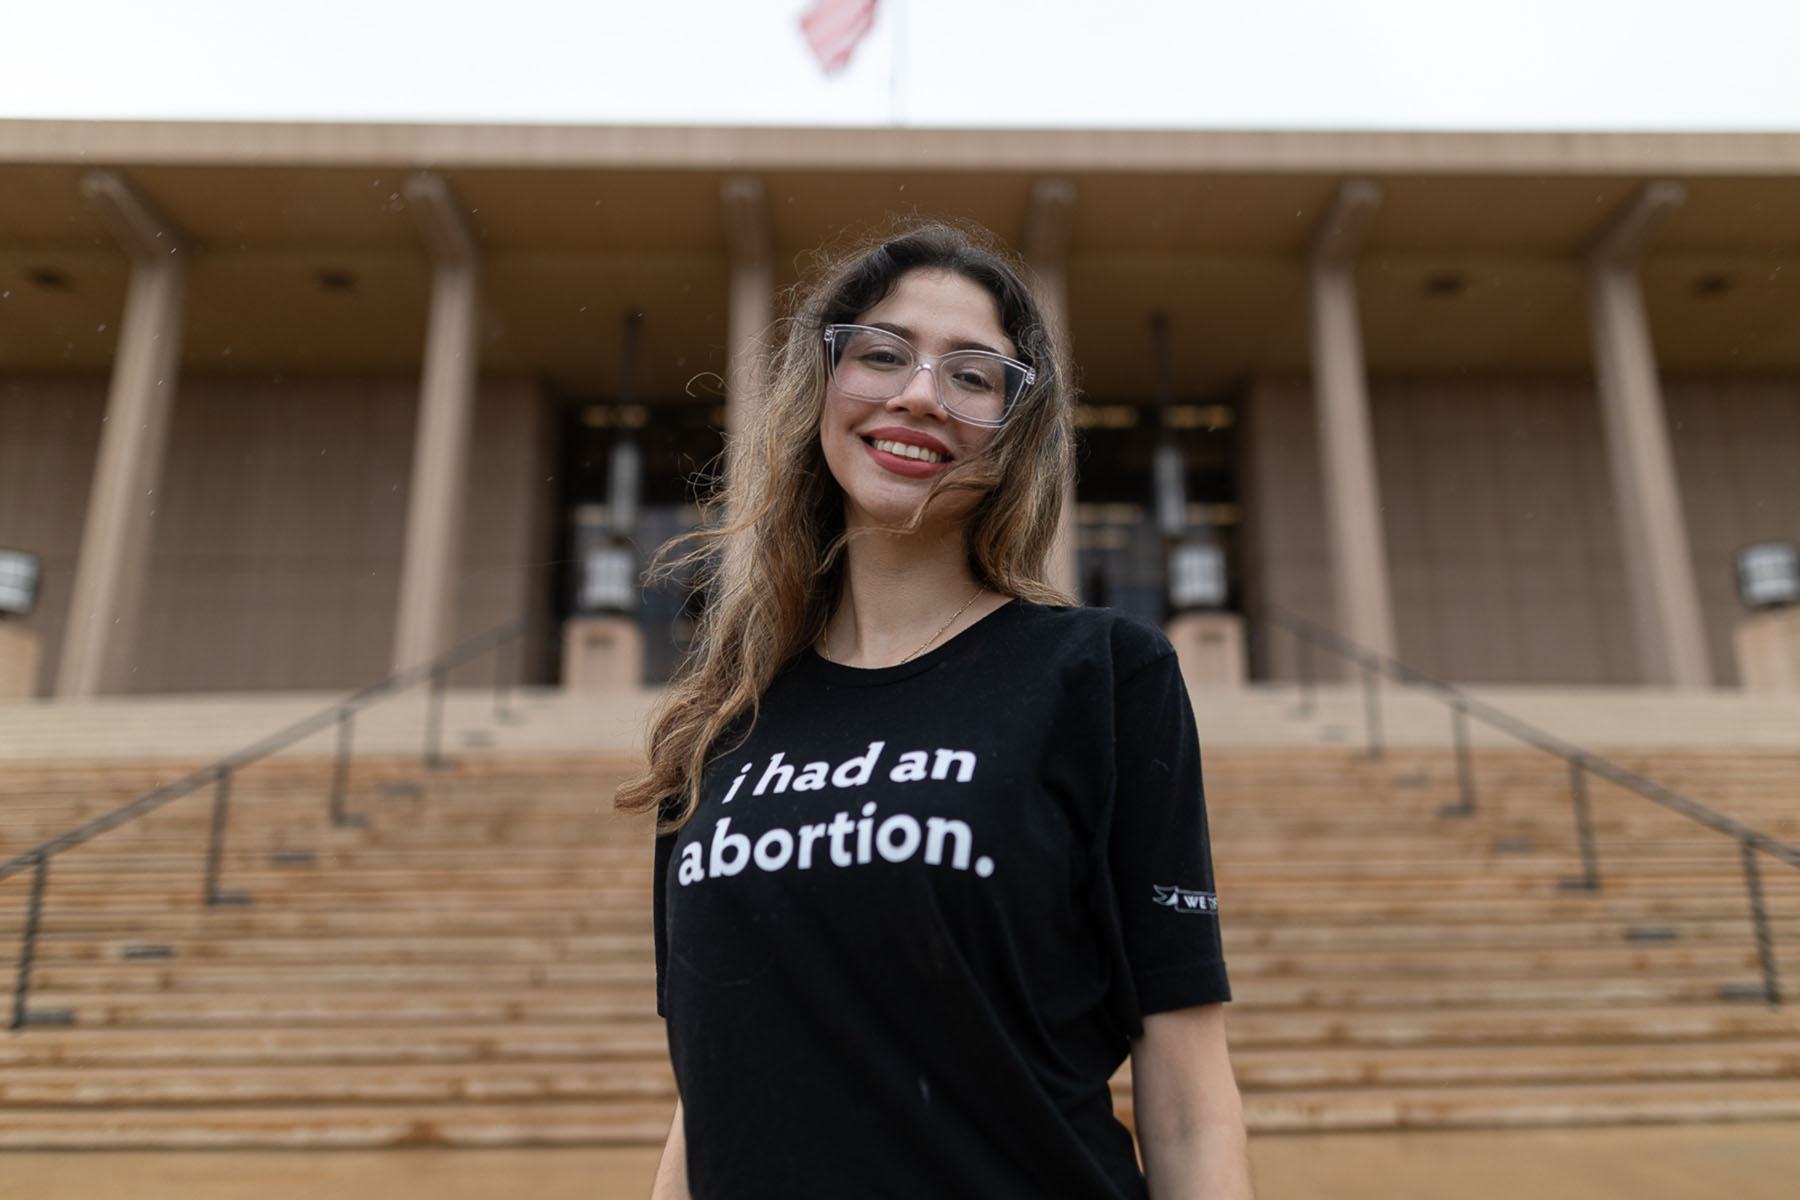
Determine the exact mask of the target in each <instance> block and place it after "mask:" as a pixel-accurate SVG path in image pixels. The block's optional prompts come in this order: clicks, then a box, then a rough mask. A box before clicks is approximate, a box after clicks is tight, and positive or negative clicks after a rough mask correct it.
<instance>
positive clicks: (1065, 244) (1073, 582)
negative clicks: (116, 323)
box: [1025, 179, 1081, 597]
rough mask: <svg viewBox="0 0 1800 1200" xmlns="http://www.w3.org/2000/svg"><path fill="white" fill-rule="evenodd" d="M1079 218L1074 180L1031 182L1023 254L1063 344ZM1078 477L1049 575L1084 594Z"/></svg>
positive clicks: (1067, 496) (1066, 492) (1067, 489)
mask: <svg viewBox="0 0 1800 1200" xmlns="http://www.w3.org/2000/svg"><path fill="white" fill-rule="evenodd" d="M1074 224H1075V185H1074V184H1073V183H1070V182H1069V181H1068V180H1066V179H1040V180H1038V181H1037V182H1036V183H1035V184H1033V185H1032V188H1031V202H1030V207H1029V208H1028V209H1027V210H1026V212H1025V256H1026V258H1027V259H1028V260H1029V261H1030V263H1031V270H1032V273H1033V274H1034V275H1035V276H1037V288H1036V292H1037V298H1038V303H1039V304H1040V305H1041V306H1042V307H1043V309H1044V316H1045V317H1046V318H1047V319H1048V320H1049V322H1050V328H1051V331H1052V333H1053V334H1054V335H1055V336H1056V338H1057V340H1058V341H1059V342H1060V343H1061V345H1063V346H1064V347H1065V348H1067V347H1070V346H1071V341H1070V335H1069V276H1068V270H1067V265H1066V264H1067V259H1068V249H1069V233H1070V230H1071V229H1072V228H1073V226H1074ZM1076 529H1077V522H1076V518H1075V478H1074V476H1073V475H1071V476H1070V477H1069V480H1068V482H1067V484H1065V486H1064V488H1063V510H1062V520H1061V521H1060V522H1058V524H1057V527H1056V539H1055V540H1054V541H1053V542H1052V543H1051V544H1050V553H1049V555H1048V557H1047V558H1046V560H1045V563H1044V566H1045V571H1044V574H1045V577H1046V579H1047V580H1048V582H1049V583H1050V585H1051V586H1052V587H1055V588H1060V589H1062V590H1063V591H1065V592H1067V593H1069V595H1071V596H1075V597H1079V596H1080V595H1081V580H1080V579H1079V578H1078V577H1077V559H1076V554H1075V535H1076Z"/></svg>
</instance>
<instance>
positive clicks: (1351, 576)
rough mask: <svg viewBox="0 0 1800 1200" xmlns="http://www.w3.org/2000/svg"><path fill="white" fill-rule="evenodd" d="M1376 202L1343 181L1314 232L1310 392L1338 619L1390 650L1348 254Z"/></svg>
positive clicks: (1373, 189)
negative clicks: (1314, 412) (1321, 471)
mask: <svg viewBox="0 0 1800 1200" xmlns="http://www.w3.org/2000/svg"><path fill="white" fill-rule="evenodd" d="M1380 206H1381V189H1380V188H1379V187H1377V186H1376V185H1375V184H1373V183H1369V182H1367V181H1364V180H1351V181H1350V182H1348V183H1346V184H1344V185H1343V187H1342V188H1340V189H1339V190H1338V195H1337V200H1336V202H1335V203H1333V204H1332V206H1331V211H1330V212H1329V213H1327V214H1326V216H1325V220H1324V221H1323V222H1321V223H1320V225H1319V228H1318V231H1317V232H1316V233H1315V234H1314V235H1313V243H1312V248H1311V255H1310V262H1309V267H1310V274H1311V291H1312V368H1313V393H1314V401H1315V404H1316V406H1317V410H1318V421H1319V454H1320V459H1321V467H1322V468H1323V473H1324V483H1325V532H1326V538H1327V542H1328V544H1329V546H1330V549H1331V572H1332V589H1333V593H1334V595H1335V597H1336V600H1337V617H1336V624H1337V628H1338V631H1339V632H1341V633H1342V634H1344V636H1346V637H1348V638H1351V639H1352V640H1354V641H1356V642H1358V643H1360V644H1361V645H1362V646H1364V647H1366V648H1367V649H1369V650H1373V651H1375V652H1376V653H1378V654H1387V655H1392V654H1393V653H1394V648H1395V641H1394V606H1393V600H1392V599H1391V597H1390V594H1389V590H1388V566H1387V539H1386V537H1385V535H1384V534H1383V533H1382V528H1381V495H1380V487H1379V485H1378V483H1377V480H1376V474H1375V441H1374V436H1373V434H1372V433H1371V431H1370V423H1369V387H1368V380H1367V377H1366V374H1365V370H1364V366H1363V349H1362V327H1361V323H1360V321H1359V319H1358V316H1357V305H1356V255H1357V252H1358V251H1359V250H1360V249H1361V246H1362V241H1363V238H1364V236H1365V235H1366V234H1367V232H1368V229H1369V225H1370V224H1371V223H1372V222H1373V220H1374V216H1375V212H1376V210H1377V209H1378V208H1380Z"/></svg>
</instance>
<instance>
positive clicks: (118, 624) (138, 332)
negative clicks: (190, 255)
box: [56, 171, 187, 697]
mask: <svg viewBox="0 0 1800 1200" xmlns="http://www.w3.org/2000/svg"><path fill="white" fill-rule="evenodd" d="M81 191H82V194H83V195H84V196H86V197H87V199H88V200H89V201H90V202H92V203H93V204H94V205H95V207H96V208H97V209H98V210H99V212H100V214H101V216H102V217H103V218H104V219H105V221H106V223H107V225H108V226H109V227H110V228H111V230H112V233H113V236H114V237H115V238H117V239H118V242H119V245H120V246H121V247H122V248H123V249H124V250H125V252H126V253H127V254H128V255H130V256H131V259H132V269H131V284H130V288H129V290H128V291H127V293H126V296H125V313H124V316H123V318H122V319H121V321H120V323H119V346H118V351H117V354H116V356H115V357H114V359H113V372H112V384H111V387H110V388H109V390H108V392H107V398H106V424H105V426H104V428H103V429H102V430H101V434H100V453H99V459H98V461H97V463H96V464H95V467H94V482H93V486H92V488H91V489H90V491H89V493H88V507H87V515H86V518H85V522H84V524H83V527H82V533H81V550H80V553H79V555H78V557H77V558H76V562H75V580H74V595H73V596H72V597H71V599H70V601H69V625H68V632H67V633H66V634H65V635H64V638H63V646H62V657H61V659H60V660H59V661H58V663H57V673H56V694H57V695H58V696H61V697H82V696H94V695H98V694H100V693H102V692H117V691H122V690H124V686H125V684H126V682H127V679H128V676H129V673H130V655H131V651H132V649H133V646H134V643H135V640H136V638H135V634H136V628H137V617H138V612H139V609H140V608H141V606H142V601H143V588H144V576H145V574H146V572H147V568H148V564H149V546H150V539H151V536H152V534H153V524H154V523H153V520H152V518H153V517H154V516H155V513H156V509H157V507H158V505H159V504H160V502H161V501H160V498H159V496H158V495H157V489H158V485H159V483H160V482H161V479H162V468H163V449H164V446H165V444H166V443H167V440H168V430H169V412H170V409H171V407H172V406H173V404H174V400H175V385H176V373H177V371H178V370H179V367H180V354H181V318H182V300H183V296H184V292H185V289H186V283H187V250H186V248H185V246H184V245H183V244H182V239H181V237H180V235H179V234H178V233H177V231H176V230H175V228H174V226H172V225H171V224H170V223H169V222H168V220H167V219H166V218H164V217H163V216H162V215H161V214H160V213H158V212H156V210H155V209H154V208H153V207H152V206H151V205H150V204H149V203H148V202H147V201H146V200H145V199H144V198H143V197H142V196H140V195H139V194H138V193H137V192H136V191H134V190H133V189H132V187H131V186H130V185H129V184H128V183H126V182H125V180H123V179H122V178H120V177H119V176H118V175H115V174H113V173H112V172H110V171H95V172H92V173H90V174H88V175H86V176H85V177H83V179H82V181H81Z"/></svg>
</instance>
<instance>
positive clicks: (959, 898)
mask: <svg viewBox="0 0 1800 1200" xmlns="http://www.w3.org/2000/svg"><path fill="white" fill-rule="evenodd" d="M656 850H657V854H656V868H657V869H656V926H657V927H656V949H657V1006H658V1010H659V1011H660V1012H661V1013H662V1014H663V1016H664V1017H666V1018H667V1021H668V1033H669V1048H670V1053H671V1057H672V1058H673V1061H674V1066H675V1077H676V1082H677V1084H678V1086H679V1088H680V1091H681V1097H682V1103H683V1107H684V1110H685V1112H686V1134H687V1144H688V1178H689V1186H690V1188H691V1190H692V1193H693V1196H694V1198H695V1200H719V1198H724V1197H729V1198H731V1200H748V1198H752V1197H769V1198H776V1197H779V1198H780V1200H802V1198H807V1197H820V1198H829V1200H843V1198H846V1197H878V1196H879V1197H889V1196H891V1197H896V1198H902V1200H921V1198H923V1197H933V1198H939V1197H944V1198H947V1197H970V1198H972V1200H973V1198H979V1200H1002V1198H1006V1197H1032V1198H1033V1200H1042V1198H1044V1197H1096V1198H1099V1197H1109V1198H1110V1197H1143V1196H1144V1195H1145V1188H1144V1182H1143V1178H1142V1175H1141V1174H1140V1173H1139V1170H1138V1166H1137V1160H1136V1155H1135V1152H1134V1149H1133V1146H1132V1142H1131V1136H1130V1134H1129V1132H1128V1131H1127V1130H1126V1129H1125V1128H1124V1126H1123V1125H1121V1124H1120V1123H1119V1122H1118V1121H1117V1120H1116V1119H1115V1118H1114V1116H1113V1111H1112V1098H1111V1094H1110V1092H1109V1091H1108V1088H1107V1081H1108V1079H1109V1078H1110V1077H1111V1076H1112V1074H1113V1073H1114V1071H1116V1070H1117V1069H1118V1067H1119V1065H1120V1064H1121V1063H1122V1062H1123V1061H1124V1059H1125V1056H1126V1054H1127V1052H1128V1049H1129V1045H1128V1038H1129V1037H1132V1036H1135V1035H1136V1034H1138V1033H1139V1032H1141V1029H1142V1017H1143V1016H1144V1015H1146V1014H1149V1013H1154V1012H1160V1011H1165V1010H1168V1009H1174V1008H1183V1007H1187V1006H1190V1005H1197V1004H1211V1003H1216V1002H1219V1001H1223V1000H1226V999H1228V998H1229V995H1230V991H1229V986H1228V984H1227V982H1226V977H1225V964H1224V961H1223V959H1222V957H1221V953H1220V944H1219V927H1218V916H1217V903H1216V901H1215V899H1214V894H1213V878H1212V864H1211V857H1210V851H1209V848H1208V843H1207V830H1206V812H1205V804H1204V801H1203V799H1202V795H1201V786H1200V750H1199V742H1198V739H1197V737H1196V734H1195V729H1194V716H1193V711H1192V709H1191V707H1190V706H1189V704H1188V698H1187V692H1186V689H1185V687H1184V686H1183V684H1182V680H1181V673H1180V671H1179V669H1178V668H1177V666H1176V662H1175V655H1174V651H1173V650H1172V649H1171V648H1170V647H1169V643H1168V641H1167V640H1166V639H1164V637H1163V636H1162V634H1161V633H1160V632H1159V631H1158V630H1156V629H1154V628H1153V627H1151V626H1148V625H1145V624H1143V623H1141V622H1138V621H1135V620H1133V619H1131V618H1128V617H1124V616H1122V615H1120V614H1117V613H1113V612H1109V611H1106V610H1104V609H1056V608H1044V607H1041V606H1037V605H1033V604H1027V603H1025V602H1023V601H1014V602H1012V603H1011V604H1008V605H1006V606H1005V607H1003V608H1001V609H999V610H997V611H996V612H994V613H993V614H991V615H990V616H988V617H987V618H986V619H984V620H982V621H980V622H978V623H977V624H976V625H974V626H973V627H971V628H970V629H968V630H966V631H965V632H963V633H962V634H960V635H959V636H957V637H956V638H954V639H952V640H951V641H949V642H947V643H946V644H944V645H943V646H940V647H939V648H937V649H935V650H933V651H931V652H930V653H928V654H925V655H922V656H920V657H919V658H916V659H914V660H913V661H911V662H908V663H903V664H901V665H900V666H897V667H889V668H883V669H878V670H863V669H858V668H852V667H845V666H838V665H834V664H832V663H828V662H825V661H824V660H823V659H821V658H819V657H818V656H817V655H816V654H813V653H811V652H807V653H805V654H802V655H801V656H800V657H799V658H797V659H796V660H795V661H794V662H793V663H792V664H791V665H790V666H788V667H787V668H786V669H785V670H784V671H783V673H782V674H781V675H780V676H779V677H778V678H777V679H776V680H775V682H774V683H773V684H772V685H770V687H769V690H768V693H767V694H766V695H765V696H764V698H763V703H762V709H761V713H760V715H759V716H758V718H757V720H756V722H755V725H754V727H753V729H752V731H751V734H750V737H749V738H748V740H746V741H745V742H744V743H743V744H742V745H740V746H738V747H736V748H735V749H732V750H730V751H729V752H728V753H724V754H722V755H721V756H719V757H718V758H717V759H716V760H715V761H714V762H713V764H712V765H711V767H710V768H709V769H708V771H707V774H706V778H705V784H704V788H703V791H702V796H701V801H700V805H699V808H698V809H697V811H696V812H695V813H694V816H693V818H692V819H691V820H690V821H689V822H688V823H687V824H686V825H684V826H683V827H682V828H681V829H680V830H679V831H678V832H677V833H675V834H673V835H670V836H666V837H662V838H659V839H658V840H657V847H656Z"/></svg>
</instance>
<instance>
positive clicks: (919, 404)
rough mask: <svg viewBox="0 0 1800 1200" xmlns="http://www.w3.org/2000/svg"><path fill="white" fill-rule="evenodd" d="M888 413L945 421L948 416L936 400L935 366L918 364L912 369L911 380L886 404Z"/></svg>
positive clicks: (933, 364)
mask: <svg viewBox="0 0 1800 1200" xmlns="http://www.w3.org/2000/svg"><path fill="white" fill-rule="evenodd" d="M887 408H888V411H890V412H910V413H916V414H919V415H922V416H933V417H937V418H938V419H939V420H946V419H948V418H949V416H950V414H949V413H948V412H946V411H944V406H943V404H942V403H941V402H939V400H938V391H937V364H935V363H923V362H922V363H920V364H919V365H918V366H916V367H914V368H913V373H912V378H911V379H908V380H907V381H906V386H905V387H903V388H901V389H900V393H899V395H897V396H894V397H892V398H891V399H889V400H888V402H887Z"/></svg>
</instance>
